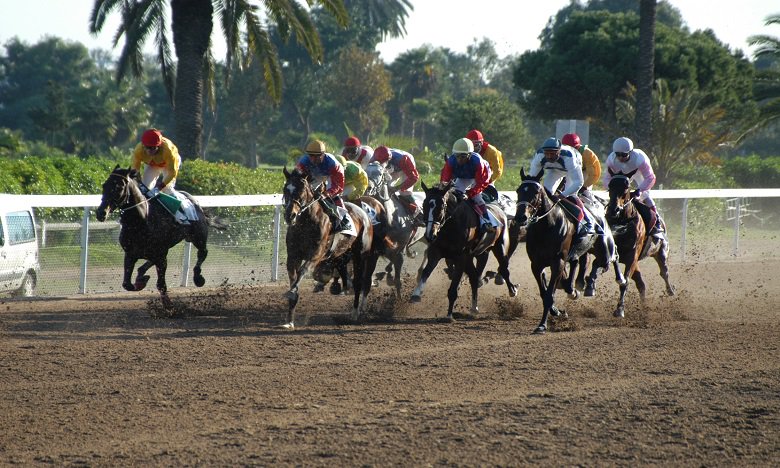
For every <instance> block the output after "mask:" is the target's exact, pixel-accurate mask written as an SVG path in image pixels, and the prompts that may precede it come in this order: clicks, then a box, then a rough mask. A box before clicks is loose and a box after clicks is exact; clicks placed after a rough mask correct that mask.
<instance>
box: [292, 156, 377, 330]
mask: <svg viewBox="0 0 780 468" xmlns="http://www.w3.org/2000/svg"><path fill="white" fill-rule="evenodd" d="M283 171H284V177H285V179H286V182H285V185H284V190H283V198H284V219H285V221H286V222H287V237H286V243H287V275H288V276H289V278H290V290H289V291H287V293H286V294H285V296H286V297H287V300H288V304H289V311H288V313H287V322H286V323H284V324H282V325H281V326H282V327H283V328H288V329H292V328H294V327H295V325H294V316H295V307H296V305H297V304H298V299H299V293H298V284H299V283H300V281H301V279H303V277H304V275H305V274H306V273H307V272H308V271H309V269H314V268H316V267H317V265H319V264H320V263H321V262H323V261H325V260H327V259H329V258H333V259H337V258H339V257H342V256H344V255H351V256H352V269H353V274H352V287H353V289H354V293H355V298H354V302H353V307H352V320H353V321H355V320H357V319H358V318H359V316H360V313H361V312H362V311H363V310H364V307H365V301H366V296H367V295H368V291H369V290H370V287H371V275H372V274H373V273H374V268H375V267H376V256H375V255H372V252H371V244H372V239H373V226H372V225H371V220H370V219H369V217H368V215H367V214H366V212H365V211H363V210H362V209H361V208H360V207H358V206H356V205H354V204H352V203H345V204H344V205H345V207H346V209H347V212H348V215H349V216H350V217H351V218H352V223H353V225H354V227H355V231H356V233H355V235H346V234H336V233H334V232H333V230H332V221H331V219H330V216H328V214H327V213H326V212H325V209H324V208H323V206H322V205H321V201H320V200H321V198H322V196H323V195H322V193H319V192H318V193H315V191H314V190H313V189H312V187H311V184H310V183H309V179H308V178H307V176H306V175H304V174H301V173H300V172H298V171H292V172H289V171H288V170H287V168H286V167H285V168H284V170H283ZM338 267H339V269H340V271H339V273H340V275H341V277H342V278H347V277H348V273H347V269H346V263H345V262H338ZM364 272H366V273H365V274H364ZM366 278H367V279H368V280H367V281H366ZM361 294H362V296H361Z"/></svg>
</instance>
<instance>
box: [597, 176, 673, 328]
mask: <svg viewBox="0 0 780 468" xmlns="http://www.w3.org/2000/svg"><path fill="white" fill-rule="evenodd" d="M635 172H636V170H634V171H631V172H629V173H628V174H623V173H622V172H618V173H616V174H615V173H613V172H612V171H610V174H611V175H612V179H611V180H610V181H609V187H608V190H609V203H608V204H607V222H608V223H609V225H610V227H611V228H612V232H613V234H614V236H615V243H616V244H617V248H618V255H619V257H620V263H622V264H624V265H625V273H624V274H625V277H626V278H631V279H633V280H634V283H635V284H636V288H637V289H638V290H639V296H640V297H641V298H642V300H644V298H645V290H646V287H645V282H644V281H643V280H642V273H640V271H639V261H640V260H642V259H643V258H646V257H648V256H649V257H653V258H654V259H655V261H656V263H658V268H659V269H660V274H661V278H663V279H664V282H665V283H666V293H667V294H669V295H670V296H673V295H674V292H675V290H674V286H672V285H671V283H670V282H669V266H668V260H669V241H668V240H667V239H666V236H665V235H661V236H658V237H656V236H648V235H647V226H649V225H650V224H649V222H648V220H645V219H644V218H643V217H642V216H641V215H640V214H639V210H638V209H637V207H636V203H641V202H638V201H636V200H634V197H633V196H632V195H631V176H633V175H634V173H635ZM626 289H628V281H625V282H624V283H622V284H621V285H620V299H619V300H618V305H617V308H616V309H615V312H614V313H613V315H614V316H615V317H624V316H625V302H624V300H625V296H626Z"/></svg>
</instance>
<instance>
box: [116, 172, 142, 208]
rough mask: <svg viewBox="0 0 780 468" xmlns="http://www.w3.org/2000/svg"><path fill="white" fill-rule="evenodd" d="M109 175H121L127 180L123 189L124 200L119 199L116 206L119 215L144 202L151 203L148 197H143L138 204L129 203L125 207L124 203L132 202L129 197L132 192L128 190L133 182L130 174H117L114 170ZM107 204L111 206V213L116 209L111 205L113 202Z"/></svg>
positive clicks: (120, 176) (121, 177)
mask: <svg viewBox="0 0 780 468" xmlns="http://www.w3.org/2000/svg"><path fill="white" fill-rule="evenodd" d="M108 176H109V177H119V178H120V179H122V180H123V181H124V182H125V187H124V189H123V190H122V192H123V196H122V200H118V201H117V202H118V203H117V207H116V211H118V212H119V215H120V216H121V215H123V214H125V212H126V211H128V210H132V209H133V208H135V207H137V206H140V205H143V204H147V203H149V200H148V199H147V198H146V197H141V201H140V202H138V203H136V204H134V205H129V206H124V207H123V206H122V204H128V203H130V202H129V199H130V193H129V192H128V190H127V187H128V186H129V185H130V183H131V180H130V176H129V175H122V174H117V173H116V172H112V173H111V174H109V175H108ZM107 205H108V208H109V210H108V212H109V213H111V212H112V211H114V210H113V209H112V207H111V205H112V204H111V203H108V204H107Z"/></svg>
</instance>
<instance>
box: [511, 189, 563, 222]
mask: <svg viewBox="0 0 780 468" xmlns="http://www.w3.org/2000/svg"><path fill="white" fill-rule="evenodd" d="M523 184H534V185H536V186H537V187H539V189H541V190H544V187H543V186H542V184H540V183H539V182H537V181H535V180H524V181H522V182H521V183H520V185H523ZM560 202H561V201H560V200H556V201H555V203H553V206H551V207H550V209H549V210H547V212H546V213H544V214H543V215H541V216H536V212H537V211H539V208H537V207H535V206H534V205H532V204H531V202H527V201H519V202H517V204H518V205H527V206H530V207H531V208H534V214H533V215H532V216H531V217H530V218H528V222H527V223H526V224H536V223H538V222H539V221H540V220H542V219H544V218H546V217H547V216H549V215H550V213H552V210H553V208H555V205H557V204H558V203H560Z"/></svg>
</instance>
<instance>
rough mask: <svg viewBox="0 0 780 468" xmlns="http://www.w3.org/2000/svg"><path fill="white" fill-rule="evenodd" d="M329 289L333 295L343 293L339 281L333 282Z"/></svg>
mask: <svg viewBox="0 0 780 468" xmlns="http://www.w3.org/2000/svg"><path fill="white" fill-rule="evenodd" d="M328 291H330V293H331V294H332V295H334V296H338V295H339V294H341V284H339V283H333V284H331V285H330V288H329V289H328Z"/></svg>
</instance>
